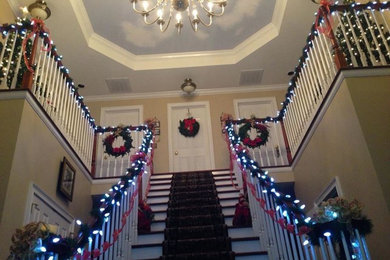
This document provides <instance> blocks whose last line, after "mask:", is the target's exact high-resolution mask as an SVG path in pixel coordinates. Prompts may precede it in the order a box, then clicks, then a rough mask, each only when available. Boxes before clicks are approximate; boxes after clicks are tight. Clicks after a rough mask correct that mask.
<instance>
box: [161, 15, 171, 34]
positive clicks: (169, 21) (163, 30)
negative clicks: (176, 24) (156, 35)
mask: <svg viewBox="0 0 390 260" xmlns="http://www.w3.org/2000/svg"><path fill="white" fill-rule="evenodd" d="M171 20H172V14H170V15H169V19H168V22H167V23H166V24H167V25H166V26H165V28H162V27H160V31H161V32H165V31H166V30H167V29H168V27H169V24H170V23H171Z"/></svg>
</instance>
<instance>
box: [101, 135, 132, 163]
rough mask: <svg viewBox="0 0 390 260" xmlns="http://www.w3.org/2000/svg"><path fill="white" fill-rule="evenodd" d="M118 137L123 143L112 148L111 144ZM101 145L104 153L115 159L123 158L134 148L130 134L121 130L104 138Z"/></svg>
mask: <svg viewBox="0 0 390 260" xmlns="http://www.w3.org/2000/svg"><path fill="white" fill-rule="evenodd" d="M118 137H122V139H123V141H124V143H123V145H121V146H119V147H113V146H112V144H113V143H114V141H115V139H117V138H118ZM103 145H104V146H105V149H104V152H105V153H107V154H108V155H112V156H115V157H119V156H124V155H126V154H128V153H129V152H130V149H131V148H134V147H133V138H131V134H130V132H129V131H125V130H124V129H122V128H118V129H117V130H116V131H115V133H113V134H110V135H108V136H106V138H104V139H103Z"/></svg>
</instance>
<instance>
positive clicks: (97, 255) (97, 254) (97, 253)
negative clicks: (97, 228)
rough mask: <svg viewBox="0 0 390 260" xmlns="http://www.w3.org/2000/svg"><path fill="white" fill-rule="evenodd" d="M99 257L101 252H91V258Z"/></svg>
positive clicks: (96, 250)
mask: <svg viewBox="0 0 390 260" xmlns="http://www.w3.org/2000/svg"><path fill="white" fill-rule="evenodd" d="M100 255H101V252H100V250H99V249H94V250H93V251H92V257H93V258H97V257H99V256H100Z"/></svg>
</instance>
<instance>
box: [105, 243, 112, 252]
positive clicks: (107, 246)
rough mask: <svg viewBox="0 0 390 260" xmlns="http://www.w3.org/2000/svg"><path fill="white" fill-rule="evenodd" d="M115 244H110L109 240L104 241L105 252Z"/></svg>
mask: <svg viewBox="0 0 390 260" xmlns="http://www.w3.org/2000/svg"><path fill="white" fill-rule="evenodd" d="M112 245H113V244H110V243H109V242H107V241H106V242H104V243H103V245H102V246H103V252H106V251H107V249H109V248H110V247H111V246H112Z"/></svg>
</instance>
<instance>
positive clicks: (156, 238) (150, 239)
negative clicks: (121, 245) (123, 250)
mask: <svg viewBox="0 0 390 260" xmlns="http://www.w3.org/2000/svg"><path fill="white" fill-rule="evenodd" d="M163 241H164V234H163V233H161V234H144V235H138V239H137V243H136V245H145V244H156V243H162V242H163Z"/></svg>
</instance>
